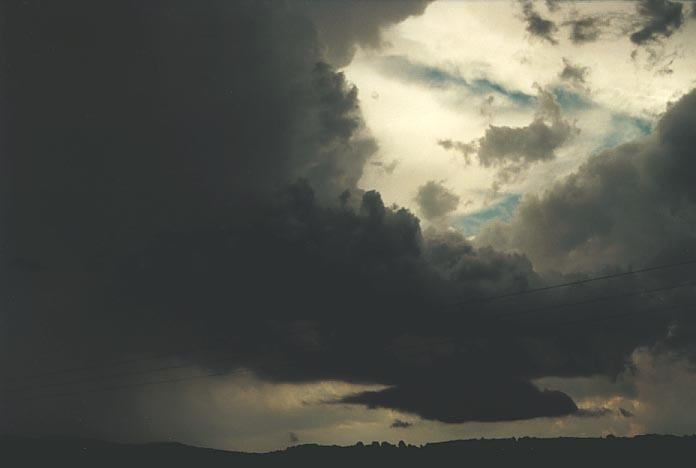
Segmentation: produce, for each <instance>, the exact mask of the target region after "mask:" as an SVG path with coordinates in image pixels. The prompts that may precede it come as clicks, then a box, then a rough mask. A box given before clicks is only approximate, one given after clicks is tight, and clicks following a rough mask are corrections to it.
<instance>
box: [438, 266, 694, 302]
mask: <svg viewBox="0 0 696 468" xmlns="http://www.w3.org/2000/svg"><path fill="white" fill-rule="evenodd" d="M694 264H696V260H685V261H683V262H675V263H667V264H663V265H656V266H652V267H647V268H641V269H637V270H629V271H624V272H621V273H613V274H610V275H602V276H594V277H592V278H585V279H582V280H577V281H569V282H567V283H559V284H553V285H550V286H542V287H539V288H531V289H523V290H520V291H514V292H509V293H504V294H497V295H493V296H484V297H478V298H476V297H474V298H470V299H464V300H461V301H457V302H453V303H451V304H448V305H445V306H442V308H447V307H456V306H460V305H466V304H473V303H479V302H489V301H494V300H498V299H505V298H509V297H517V296H524V295H526V294H533V293H537V292H541V291H551V290H553V289H560V288H566V287H569V286H578V285H581V284H587V283H593V282H595V281H604V280H609V279H614V278H621V277H624V276H631V275H639V274H642V273H649V272H653V271H659V270H666V269H669V268H676V267H680V266H686V265H694Z"/></svg>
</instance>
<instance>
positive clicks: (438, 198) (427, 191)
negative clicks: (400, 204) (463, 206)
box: [415, 180, 459, 220]
mask: <svg viewBox="0 0 696 468" xmlns="http://www.w3.org/2000/svg"><path fill="white" fill-rule="evenodd" d="M415 200H416V203H417V204H418V208H419V211H420V213H422V214H423V216H424V217H425V219H428V220H434V219H440V218H442V217H443V216H446V215H448V214H449V213H451V212H453V211H454V210H456V209H457V207H458V206H459V196H458V195H457V194H455V193H453V192H452V191H451V190H450V189H448V188H447V187H445V185H444V184H443V183H442V182H438V181H435V180H431V181H428V182H427V183H425V184H423V185H421V186H420V187H418V193H417V194H416V198H415Z"/></svg>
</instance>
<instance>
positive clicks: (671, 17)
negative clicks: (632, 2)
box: [631, 0, 684, 45]
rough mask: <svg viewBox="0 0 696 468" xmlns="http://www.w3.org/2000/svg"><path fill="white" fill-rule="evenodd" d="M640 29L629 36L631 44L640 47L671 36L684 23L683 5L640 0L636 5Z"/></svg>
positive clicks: (668, 1) (666, 0) (667, 0)
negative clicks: (640, 22)
mask: <svg viewBox="0 0 696 468" xmlns="http://www.w3.org/2000/svg"><path fill="white" fill-rule="evenodd" d="M636 9H637V11H638V14H639V15H640V17H641V21H642V27H641V28H640V29H639V30H638V31H635V32H634V33H633V34H631V42H633V43H634V44H637V45H642V44H645V43H648V42H653V41H656V40H658V39H661V38H666V37H669V36H671V35H672V34H673V33H674V32H675V31H676V30H678V29H679V28H680V27H681V26H682V24H683V22H684V12H683V9H684V5H683V4H682V3H679V2H673V1H670V0H641V1H640V3H638V5H636Z"/></svg>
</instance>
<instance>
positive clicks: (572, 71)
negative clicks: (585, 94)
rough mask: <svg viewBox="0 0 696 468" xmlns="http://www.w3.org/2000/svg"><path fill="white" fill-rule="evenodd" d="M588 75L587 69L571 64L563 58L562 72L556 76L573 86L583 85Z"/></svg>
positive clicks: (588, 70)
mask: <svg viewBox="0 0 696 468" xmlns="http://www.w3.org/2000/svg"><path fill="white" fill-rule="evenodd" d="M589 73H590V69H589V67H583V66H580V65H576V64H573V63H571V62H570V61H569V60H568V59H567V58H565V57H564V58H563V70H561V72H560V73H559V74H558V76H559V78H561V79H562V80H564V81H569V82H570V83H572V84H574V85H580V86H584V85H585V79H586V78H587V75H588V74H589Z"/></svg>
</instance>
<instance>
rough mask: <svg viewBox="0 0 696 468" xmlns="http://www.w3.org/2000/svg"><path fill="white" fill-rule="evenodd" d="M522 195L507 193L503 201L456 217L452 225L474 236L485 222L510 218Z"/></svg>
mask: <svg viewBox="0 0 696 468" xmlns="http://www.w3.org/2000/svg"><path fill="white" fill-rule="evenodd" d="M521 199H522V195H520V194H512V195H507V196H506V197H505V198H503V199H502V200H501V201H499V202H497V203H495V204H493V205H491V206H488V207H486V208H483V209H482V210H480V211H477V212H475V213H469V214H466V215H462V216H459V217H457V218H455V219H454V220H453V222H452V226H453V227H454V228H456V229H458V230H459V231H461V232H462V233H463V234H464V235H465V236H474V235H476V234H478V233H479V231H481V228H482V227H483V225H484V224H486V223H487V222H489V221H492V220H494V219H497V220H500V221H507V220H509V219H510V218H511V217H512V215H513V214H514V213H515V209H516V208H517V205H519V203H520V200H521Z"/></svg>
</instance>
